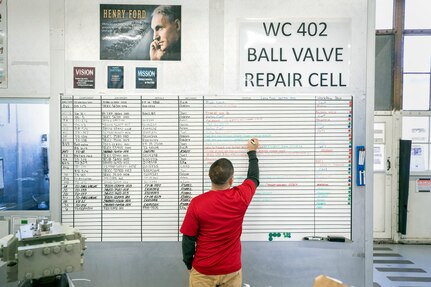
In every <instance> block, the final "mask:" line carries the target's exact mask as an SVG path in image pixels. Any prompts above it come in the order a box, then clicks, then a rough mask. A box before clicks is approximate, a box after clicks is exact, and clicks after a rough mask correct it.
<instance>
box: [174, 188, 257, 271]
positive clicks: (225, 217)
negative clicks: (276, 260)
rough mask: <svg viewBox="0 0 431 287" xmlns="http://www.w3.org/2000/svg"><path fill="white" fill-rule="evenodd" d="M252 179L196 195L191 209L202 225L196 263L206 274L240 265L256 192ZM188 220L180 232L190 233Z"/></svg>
mask: <svg viewBox="0 0 431 287" xmlns="http://www.w3.org/2000/svg"><path fill="white" fill-rule="evenodd" d="M255 190H256V186H255V184H254V182H253V181H251V180H245V181H244V183H243V184H241V185H239V186H236V187H233V188H230V189H227V190H211V191H208V192H206V193H204V194H201V195H199V196H197V197H195V198H194V199H193V200H192V202H191V203H190V207H189V210H190V212H191V214H192V216H193V217H195V219H196V220H197V222H198V224H199V227H198V229H199V237H198V240H197V245H196V254H195V259H194V261H193V266H194V267H195V268H196V270H198V271H199V272H201V273H204V274H209V275H212V274H226V273H231V272H234V271H237V270H239V269H240V268H241V244H240V237H241V233H242V222H243V219H244V215H245V212H246V211H247V207H248V205H249V204H250V201H251V199H252V197H253V195H254V192H255ZM187 224H188V222H187V221H185V224H184V225H183V228H182V229H181V232H182V233H184V234H187V228H188V227H187V226H188V225H187Z"/></svg>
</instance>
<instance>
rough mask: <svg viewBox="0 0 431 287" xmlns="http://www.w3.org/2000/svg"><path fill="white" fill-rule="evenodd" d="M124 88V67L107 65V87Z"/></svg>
mask: <svg viewBox="0 0 431 287" xmlns="http://www.w3.org/2000/svg"><path fill="white" fill-rule="evenodd" d="M123 88H124V67H123V66H108V89H123Z"/></svg>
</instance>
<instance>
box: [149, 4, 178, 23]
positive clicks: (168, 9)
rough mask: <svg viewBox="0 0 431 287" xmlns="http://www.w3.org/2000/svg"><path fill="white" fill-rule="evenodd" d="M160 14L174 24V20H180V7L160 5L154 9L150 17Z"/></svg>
mask: <svg viewBox="0 0 431 287" xmlns="http://www.w3.org/2000/svg"><path fill="white" fill-rule="evenodd" d="M157 14H162V15H164V16H166V17H168V19H169V22H174V21H175V20H177V19H178V20H181V6H180V5H160V6H158V7H157V8H156V9H154V11H153V13H152V14H151V16H154V15H157Z"/></svg>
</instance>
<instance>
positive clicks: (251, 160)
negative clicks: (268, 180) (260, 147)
mask: <svg viewBox="0 0 431 287" xmlns="http://www.w3.org/2000/svg"><path fill="white" fill-rule="evenodd" d="M247 154H248V172H247V178H248V179H251V180H252V181H254V183H255V184H256V187H257V186H259V160H258V159H257V155H256V151H255V150H251V151H249V152H247Z"/></svg>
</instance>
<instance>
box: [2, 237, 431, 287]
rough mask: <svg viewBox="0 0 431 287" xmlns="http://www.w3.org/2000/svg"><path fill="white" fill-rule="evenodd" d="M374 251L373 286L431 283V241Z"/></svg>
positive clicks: (427, 286) (10, 286)
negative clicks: (425, 243) (423, 243)
mask: <svg viewBox="0 0 431 287" xmlns="http://www.w3.org/2000/svg"><path fill="white" fill-rule="evenodd" d="M373 255H374V256H373V257H374V258H373V261H374V264H373V276H374V280H373V281H374V286H373V287H431V245H410V244H409V245H407V244H375V245H374V250H373ZM3 263H4V262H0V286H1V287H15V286H17V285H18V284H17V282H15V283H6V278H5V277H6V276H5V275H6V274H5V273H6V272H5V271H6V268H5V267H6V266H4V264H3ZM77 274H78V273H77ZM73 275H75V274H73ZM72 277H73V278H75V280H76V281H74V284H75V286H77V287H90V286H91V287H93V284H92V283H91V282H87V281H89V280H85V279H81V280H79V279H76V278H79V275H78V277H76V276H72ZM273 287H277V286H273ZM356 287H357V286H356ZM366 287H368V286H366Z"/></svg>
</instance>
